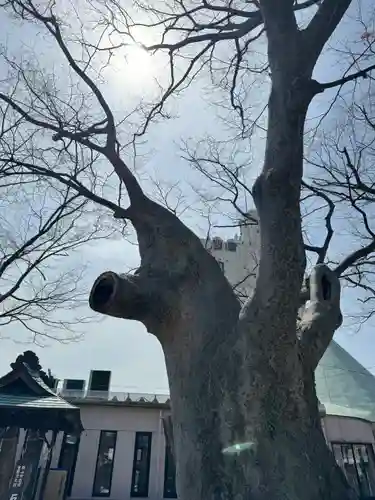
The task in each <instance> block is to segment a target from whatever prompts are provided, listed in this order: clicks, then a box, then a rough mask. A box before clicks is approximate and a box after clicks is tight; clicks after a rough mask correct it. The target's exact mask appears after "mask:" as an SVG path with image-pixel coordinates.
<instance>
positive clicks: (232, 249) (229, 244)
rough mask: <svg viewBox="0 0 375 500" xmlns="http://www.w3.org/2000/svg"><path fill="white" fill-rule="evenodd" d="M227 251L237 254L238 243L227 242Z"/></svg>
mask: <svg viewBox="0 0 375 500" xmlns="http://www.w3.org/2000/svg"><path fill="white" fill-rule="evenodd" d="M227 249H228V250H229V252H235V251H236V250H237V243H236V242H235V241H227Z"/></svg>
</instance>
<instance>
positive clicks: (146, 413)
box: [53, 405, 165, 500]
mask: <svg viewBox="0 0 375 500" xmlns="http://www.w3.org/2000/svg"><path fill="white" fill-rule="evenodd" d="M161 416H162V414H161V412H160V410H158V409H153V408H147V409H145V408H132V407H125V406H97V405H82V406H81V419H82V424H83V427H84V429H85V430H84V432H83V433H82V435H81V441H80V447H79V453H78V458H77V464H76V469H75V475H74V482H73V488H72V496H71V497H72V498H73V499H90V498H92V496H91V495H92V487H93V481H94V476H95V467H96V460H97V453H98V446H99V438H100V431H101V430H107V431H117V441H116V449H115V459H114V467H113V474H112V487H111V495H110V497H108V498H109V499H111V500H128V499H130V498H131V497H130V488H131V478H132V470H133V456H134V445H135V433H136V432H143V431H144V432H152V442H151V462H150V480H149V496H148V498H149V499H151V500H161V499H162V498H163V487H164V459H165V439H164V433H163V427H162V421H161ZM60 447H61V442H60V444H59V445H58V448H60ZM55 456H56V461H55V463H54V464H53V465H54V466H56V465H57V463H58V456H59V450H58V451H57V452H56V453H55Z"/></svg>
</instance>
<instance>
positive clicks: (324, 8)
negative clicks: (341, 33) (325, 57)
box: [302, 0, 351, 67]
mask: <svg viewBox="0 0 375 500" xmlns="http://www.w3.org/2000/svg"><path fill="white" fill-rule="evenodd" d="M350 4H351V0H322V2H321V3H320V5H319V8H318V11H317V12H316V14H315V16H314V17H313V18H312V20H311V21H310V23H309V25H308V26H307V28H306V29H305V30H304V31H303V32H302V34H303V39H304V42H305V44H306V45H305V47H306V51H307V57H308V58H309V59H310V60H311V63H312V67H314V66H315V63H316V61H317V60H318V57H319V56H320V54H321V52H322V50H323V47H324V45H325V44H326V43H327V42H328V40H329V38H330V37H331V35H332V34H333V32H334V31H335V29H336V28H337V26H338V24H339V23H340V21H341V20H342V18H343V16H344V14H345V12H346V11H347V9H348V8H349V5H350Z"/></svg>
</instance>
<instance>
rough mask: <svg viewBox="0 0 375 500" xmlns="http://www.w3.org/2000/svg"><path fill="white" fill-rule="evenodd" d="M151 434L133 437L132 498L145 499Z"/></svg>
mask: <svg viewBox="0 0 375 500" xmlns="http://www.w3.org/2000/svg"><path fill="white" fill-rule="evenodd" d="M151 439H152V433H151V432H137V433H136V435H135V446H134V460H133V475H132V485H131V491H130V494H131V496H132V497H147V496H148V482H149V477H150V458H151Z"/></svg>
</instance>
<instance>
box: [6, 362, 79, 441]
mask: <svg viewBox="0 0 375 500" xmlns="http://www.w3.org/2000/svg"><path fill="white" fill-rule="evenodd" d="M11 366H12V370H11V371H10V372H9V373H7V374H6V375H4V376H3V377H1V378H0V426H1V427H7V426H10V425H13V426H17V427H23V428H25V429H39V430H44V431H48V430H61V431H65V432H69V433H73V434H79V433H80V432H81V431H82V429H83V427H82V423H81V418H80V409H79V408H78V407H76V406H74V405H72V404H70V403H68V402H67V401H65V400H64V399H62V398H61V397H59V396H57V395H56V394H55V393H54V392H53V390H52V389H51V388H50V387H48V385H47V384H46V383H45V382H44V381H43V379H42V377H41V373H40V371H38V370H36V369H31V368H30V366H29V365H28V364H27V363H25V362H23V360H22V355H21V356H19V357H18V358H17V360H16V362H15V363H12V365H11Z"/></svg>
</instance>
